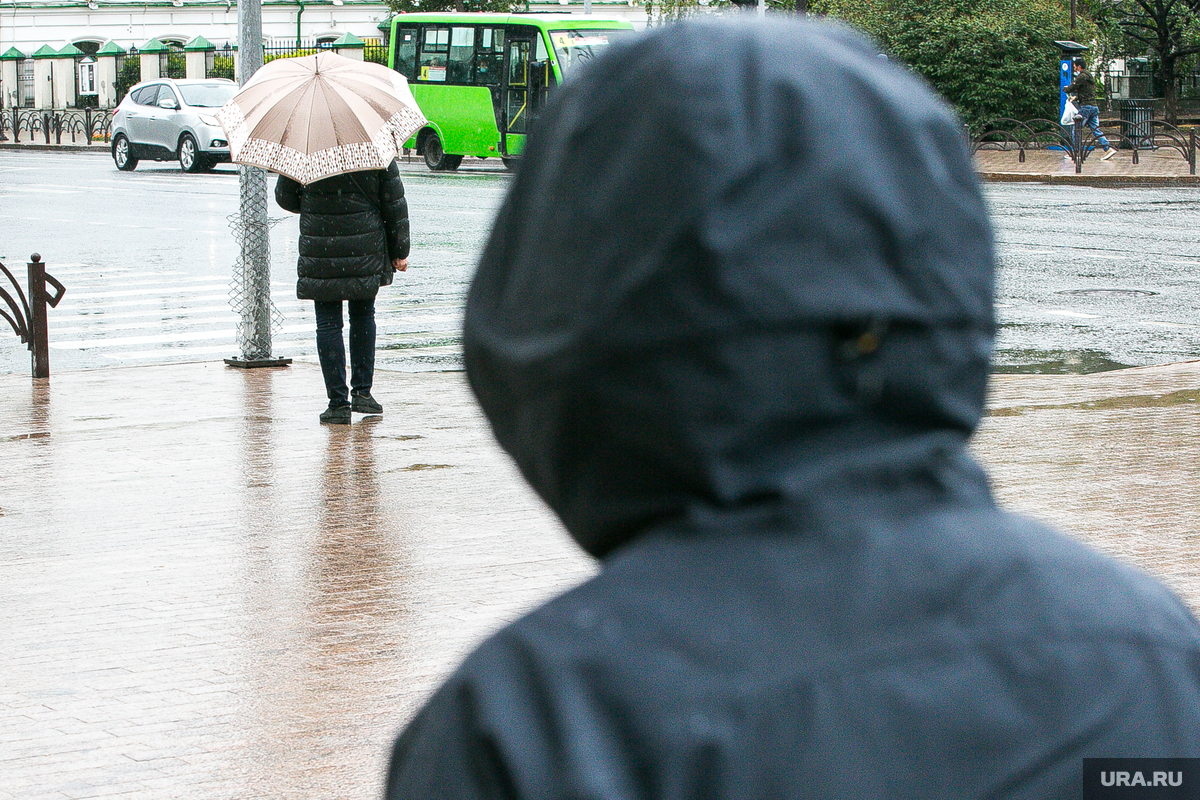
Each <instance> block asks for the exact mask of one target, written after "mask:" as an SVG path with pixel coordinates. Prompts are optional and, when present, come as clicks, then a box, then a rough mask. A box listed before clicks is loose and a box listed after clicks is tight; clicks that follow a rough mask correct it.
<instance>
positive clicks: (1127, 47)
mask: <svg viewBox="0 0 1200 800" xmlns="http://www.w3.org/2000/svg"><path fill="white" fill-rule="evenodd" d="M1089 11H1090V13H1091V16H1092V17H1093V18H1094V19H1095V20H1096V23H1097V25H1098V26H1099V28H1100V31H1101V33H1102V34H1106V36H1105V38H1106V39H1107V40H1109V43H1110V45H1109V46H1110V47H1111V48H1112V49H1114V50H1116V51H1118V52H1126V53H1129V54H1130V55H1143V54H1145V55H1149V56H1150V57H1151V59H1152V61H1153V63H1154V75H1155V77H1156V78H1158V80H1159V83H1160V85H1161V86H1162V92H1163V99H1164V101H1165V104H1166V117H1167V121H1168V122H1171V123H1178V121H1179V97H1178V86H1179V76H1180V74H1181V73H1182V72H1184V69H1183V67H1184V65H1185V64H1186V63H1187V61H1188V60H1189V59H1190V58H1191V57H1192V56H1194V55H1195V54H1197V53H1200V0H1115V2H1114V1H1112V0H1107V1H1097V2H1093V3H1090V4H1089Z"/></svg>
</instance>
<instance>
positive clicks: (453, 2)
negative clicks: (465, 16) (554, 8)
mask: <svg viewBox="0 0 1200 800" xmlns="http://www.w3.org/2000/svg"><path fill="white" fill-rule="evenodd" d="M387 4H388V7H389V8H391V9H392V11H394V12H396V13H398V14H405V13H412V12H415V11H498V12H502V13H509V12H512V11H520V10H522V9H523V8H525V3H524V0H387Z"/></svg>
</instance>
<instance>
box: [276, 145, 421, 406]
mask: <svg viewBox="0 0 1200 800" xmlns="http://www.w3.org/2000/svg"><path fill="white" fill-rule="evenodd" d="M275 200H276V202H278V203H279V207H280V208H282V209H284V210H285V211H291V212H292V213H295V214H299V215H300V259H299V263H298V264H297V269H298V272H299V280H298V281H297V283H296V296H297V297H298V298H300V299H301V300H312V301H314V305H315V310H316V316H317V357H318V358H319V359H320V361H321V373H322V375H323V376H324V378H325V391H326V393H327V394H328V396H329V407H328V408H327V409H325V410H324V411H322V412H321V422H327V423H332V424H340V425H345V424H348V423H349V422H350V412H351V411H359V412H362V413H364V414H382V413H383V406H381V405H380V404H379V403H378V401H376V400H375V398H373V397H372V396H371V384H372V381H373V378H374V373H375V295H376V293H377V292H378V291H379V287H381V286H388V285H389V284H391V282H392V274H393V272H404V271H405V270H406V269H408V251H409V236H408V203H407V202H406V201H405V199H404V184H403V183H402V182H401V180H400V170H399V169H398V168H397V167H396V162H395V161H393V162H392V163H391V164H389V165H388V168H387V169H385V170H372V171H370V172H350V173H347V174H345V175H335V176H334V177H332V178H325V179H324V180H320V181H316V182H315V183H310V184H309V185H307V186H304V185H302V184H300V183H299V182H298V181H295V180H292V179H291V178H289V177H288V176H286V175H280V176H279V180H278V181H276V183H275ZM342 301H347V302H348V305H349V312H350V313H349V317H350V389H349V395H348V394H347V387H346V350H345V346H344V344H343V340H342Z"/></svg>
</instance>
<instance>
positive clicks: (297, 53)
mask: <svg viewBox="0 0 1200 800" xmlns="http://www.w3.org/2000/svg"><path fill="white" fill-rule="evenodd" d="M319 52H321V50H320V49H319V48H316V47H301V48H296V49H291V50H277V49H274V48H272V49H271V50H267V48H265V47H264V48H263V63H264V64H267V63H270V62H272V61H274V60H275V59H277V58H300V57H302V56H311V55H315V54H317V53H319Z"/></svg>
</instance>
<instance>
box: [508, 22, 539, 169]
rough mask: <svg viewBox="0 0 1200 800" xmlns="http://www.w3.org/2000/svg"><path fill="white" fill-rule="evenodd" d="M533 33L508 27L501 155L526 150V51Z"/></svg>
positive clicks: (527, 58)
mask: <svg viewBox="0 0 1200 800" xmlns="http://www.w3.org/2000/svg"><path fill="white" fill-rule="evenodd" d="M535 30H536V29H535ZM534 35H535V31H529V32H528V33H527V32H526V31H525V30H522V29H520V28H517V29H515V30H514V29H509V34H508V52H507V53H506V54H505V58H504V61H505V64H504V86H503V89H502V94H503V97H502V98H501V103H502V105H503V106H504V127H503V130H502V131H501V135H500V152H501V153H503V154H504V155H510V154H518V153H520V152H521V151H522V150H524V149H525V132H526V130H527V129H528V125H529V114H530V111H529V54H530V53H531V52H532V51H533V37H534Z"/></svg>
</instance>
